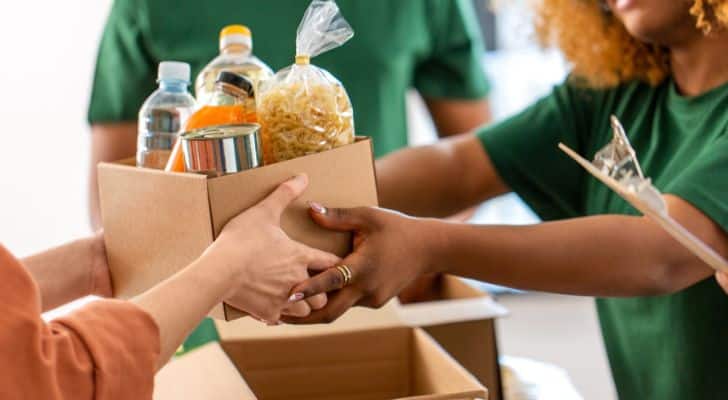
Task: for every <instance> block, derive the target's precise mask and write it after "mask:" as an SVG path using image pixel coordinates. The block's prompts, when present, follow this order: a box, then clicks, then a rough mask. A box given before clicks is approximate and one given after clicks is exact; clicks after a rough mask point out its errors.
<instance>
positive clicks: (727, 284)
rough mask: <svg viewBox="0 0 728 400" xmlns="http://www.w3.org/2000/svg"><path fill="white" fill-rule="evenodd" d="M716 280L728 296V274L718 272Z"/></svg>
mask: <svg viewBox="0 0 728 400" xmlns="http://www.w3.org/2000/svg"><path fill="white" fill-rule="evenodd" d="M715 280H716V281H718V284H719V285H720V287H722V288H723V290H724V291H725V292H726V294H728V273H725V272H716V273H715Z"/></svg>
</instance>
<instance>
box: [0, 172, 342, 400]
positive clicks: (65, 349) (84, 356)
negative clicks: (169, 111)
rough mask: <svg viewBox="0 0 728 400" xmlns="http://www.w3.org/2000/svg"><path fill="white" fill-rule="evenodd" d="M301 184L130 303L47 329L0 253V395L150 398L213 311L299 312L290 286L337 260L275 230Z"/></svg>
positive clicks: (104, 303)
mask: <svg viewBox="0 0 728 400" xmlns="http://www.w3.org/2000/svg"><path fill="white" fill-rule="evenodd" d="M306 185H307V180H306V178H305V177H303V176H299V177H297V178H294V179H292V180H289V181H288V182H286V183H284V184H282V185H281V186H280V187H279V188H278V189H277V190H275V191H274V192H273V193H272V194H270V195H269V196H268V197H267V198H266V199H264V200H263V201H262V202H261V203H259V204H258V205H257V206H255V207H252V208H250V209H248V210H246V211H245V212H243V213H241V214H240V215H238V216H237V217H235V218H233V219H232V220H231V221H230V222H228V224H226V226H225V228H224V229H223V231H222V232H221V234H220V235H219V237H218V238H217V239H216V241H215V242H214V243H213V244H212V245H211V246H210V247H209V248H208V249H207V250H206V251H205V253H204V254H203V255H201V256H200V257H199V258H198V260H197V261H195V262H193V263H192V264H191V265H189V266H188V267H186V268H185V269H183V270H182V271H180V272H179V273H177V274H176V275H174V276H173V277H171V278H169V279H168V280H166V281H164V282H163V283H161V284H159V285H158V286H156V287H154V288H153V289H150V290H149V291H148V292H146V293H144V294H142V295H140V296H138V297H137V298H135V299H134V300H133V301H132V302H126V301H120V300H101V301H96V302H93V303H91V304H89V305H86V306H85V307H83V308H81V309H79V310H77V311H75V312H72V313H70V314H69V315H67V316H64V317H62V318H59V319H57V320H54V321H52V322H50V323H48V324H46V323H44V322H43V320H42V319H41V317H40V302H39V296H38V293H37V292H38V288H37V286H36V285H35V284H34V282H33V280H32V279H31V277H30V276H29V274H28V273H27V272H26V271H25V270H24V269H23V267H22V265H21V264H20V263H18V262H17V261H15V259H14V258H13V257H12V256H11V255H10V254H9V253H7V252H6V251H5V249H4V248H3V247H2V246H0V300H1V302H2V304H3V307H4V308H3V312H2V313H0V328H1V329H0V344H1V345H0V359H2V360H3V362H4V364H3V365H2V367H3V368H2V373H0V397H3V398H6V397H7V398H33V399H36V398H37V399H64V398H74V399H91V398H94V399H99V400H110V399H120V398H140V399H141V398H151V395H152V387H153V382H154V372H155V371H156V369H158V368H159V367H161V366H162V365H164V363H165V362H166V360H167V359H168V358H169V357H170V356H171V355H172V354H173V353H174V351H175V350H176V349H177V347H178V346H179V344H180V343H181V342H182V340H183V339H184V338H185V336H186V334H187V333H188V332H189V331H191V330H192V329H193V328H194V327H195V326H196V325H197V323H199V321H200V320H201V319H202V318H203V317H204V316H205V315H206V314H207V313H208V312H209V310H210V309H211V308H212V307H213V306H214V305H215V304H217V303H219V302H220V301H225V302H227V303H229V304H231V305H233V306H235V307H238V308H240V309H241V310H245V311H247V312H249V313H251V314H253V315H256V316H259V317H261V318H265V319H267V320H269V321H276V320H277V318H278V317H279V315H280V313H281V312H282V310H283V309H284V308H287V307H290V306H291V305H292V304H304V305H305V302H300V301H298V300H300V299H298V298H295V297H294V298H291V296H290V294H291V288H292V287H293V286H294V285H295V284H296V283H298V282H300V281H302V280H303V279H305V278H307V277H308V276H309V275H308V271H309V269H312V270H321V269H325V268H328V267H330V266H331V265H333V264H334V263H336V262H338V261H339V259H338V257H336V256H334V255H331V254H328V253H325V252H322V251H319V250H315V249H311V248H308V247H306V246H304V245H302V244H299V243H297V242H294V241H292V240H291V239H289V238H288V237H287V236H286V234H285V233H284V232H283V230H282V229H281V228H280V215H281V213H282V212H283V211H284V210H285V208H286V207H287V206H288V204H290V202H291V201H293V200H294V199H295V198H296V197H298V196H299V195H300V193H301V192H303V190H304V189H305V188H306ZM250 226H255V227H256V229H255V230H251V229H250ZM69 249H70V247H69ZM69 251H70V250H69ZM58 254H61V253H58ZM305 307H308V306H307V305H305ZM28 377H32V378H33V379H28Z"/></svg>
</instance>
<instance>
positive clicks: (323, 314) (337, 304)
mask: <svg viewBox="0 0 728 400" xmlns="http://www.w3.org/2000/svg"><path fill="white" fill-rule="evenodd" d="M361 297H362V295H361V293H359V291H358V290H357V289H356V288H354V287H347V288H345V289H342V290H341V291H340V292H339V293H337V294H335V295H334V296H332V297H331V299H330V300H329V304H328V305H327V306H326V308H324V309H322V310H318V311H314V312H312V313H311V315H309V316H307V317H304V318H293V317H283V318H281V320H282V321H283V322H285V323H287V324H329V323H331V322H334V321H336V320H337V319H338V318H339V317H340V316H342V315H343V314H344V313H345V312H346V311H347V310H349V309H350V308H351V307H352V306H354V305H355V304H356V303H357V302H358V301H359V299H361Z"/></svg>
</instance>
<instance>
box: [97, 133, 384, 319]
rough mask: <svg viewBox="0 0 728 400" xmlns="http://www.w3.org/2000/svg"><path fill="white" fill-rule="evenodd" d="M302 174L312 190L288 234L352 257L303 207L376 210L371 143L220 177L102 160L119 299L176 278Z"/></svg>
mask: <svg viewBox="0 0 728 400" xmlns="http://www.w3.org/2000/svg"><path fill="white" fill-rule="evenodd" d="M299 173H306V174H307V175H308V177H309V186H308V188H307V190H306V192H305V193H304V194H303V195H302V196H301V197H299V198H298V199H296V201H294V203H293V204H292V205H291V206H290V207H288V209H286V211H285V212H284V214H283V216H282V217H281V226H282V227H283V230H285V231H286V233H287V234H288V235H289V236H290V237H291V238H293V239H294V240H297V241H299V242H302V243H304V244H307V245H309V246H312V247H316V248H319V249H322V250H326V251H329V252H332V253H335V254H338V255H339V256H345V255H347V254H348V252H349V251H350V248H351V238H350V236H349V235H348V234H346V233H341V232H333V231H327V230H324V229H323V228H320V227H319V226H317V225H316V224H315V223H314V222H313V221H312V220H311V218H310V217H309V216H308V212H307V208H308V206H307V204H306V203H307V201H309V200H312V201H317V202H320V203H322V204H326V205H328V206H331V207H358V206H376V205H377V185H376V176H375V174H374V158H373V155H372V144H371V140H370V139H368V138H365V137H358V138H357V140H356V142H355V143H353V144H349V145H346V146H341V147H338V148H336V149H333V150H328V151H325V152H322V153H317V154H311V155H308V156H305V157H299V158H296V159H293V160H288V161H283V162H279V163H276V164H272V165H266V166H264V167H260V168H255V169H251V170H247V171H243V172H240V173H236V174H231V175H225V176H220V177H216V178H209V177H207V176H205V175H200V174H192V173H175V172H164V171H159V170H155V169H149V168H138V167H136V166H134V160H121V161H118V162H113V163H100V164H99V165H98V181H99V202H100V206H101V217H102V222H103V227H104V240H105V242H106V253H107V258H108V262H109V270H110V273H111V280H112V284H113V291H114V296H115V297H119V298H131V297H134V296H136V295H138V294H140V293H142V292H144V291H146V290H148V289H150V288H151V287H153V286H154V285H156V284H158V283H159V282H161V281H163V280H164V279H166V278H168V277H170V276H172V275H174V273H176V272H177V271H179V270H180V269H182V268H184V267H185V266H186V265H188V264H189V263H191V262H192V261H194V260H195V259H196V258H197V257H199V256H200V254H202V252H203V251H204V250H205V249H206V248H207V247H208V246H209V245H210V244H211V243H212V241H213V240H214V239H215V238H216V237H217V235H218V234H219V233H220V231H221V230H222V229H223V227H224V226H225V224H226V223H227V222H228V221H229V220H230V219H231V218H233V217H234V216H236V215H238V214H239V213H240V212H242V211H244V210H246V209H247V208H249V207H251V206H253V205H255V204H256V203H258V202H259V201H260V200H262V199H263V198H265V196H266V195H268V194H269V193H270V192H271V191H272V190H273V189H275V188H276V186H277V185H278V184H280V183H281V182H283V181H285V180H286V179H289V178H291V177H292V176H294V175H296V174H299ZM250 229H251V230H255V227H254V226H251V227H250ZM211 315H212V316H213V317H215V318H219V319H225V320H231V319H236V318H240V317H242V316H243V315H244V314H243V313H241V312H239V311H238V310H235V309H234V308H233V307H229V306H227V305H223V304H221V305H219V306H218V307H216V308H215V309H214V310H213V312H212V314H211Z"/></svg>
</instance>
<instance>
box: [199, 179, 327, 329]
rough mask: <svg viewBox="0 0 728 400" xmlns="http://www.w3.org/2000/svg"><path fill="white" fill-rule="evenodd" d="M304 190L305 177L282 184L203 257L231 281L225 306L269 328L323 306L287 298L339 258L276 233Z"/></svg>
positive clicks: (319, 301)
mask: <svg viewBox="0 0 728 400" xmlns="http://www.w3.org/2000/svg"><path fill="white" fill-rule="evenodd" d="M307 185H308V179H307V178H306V176H305V175H299V176H297V177H295V178H293V179H290V180H288V181H286V182H284V183H283V184H281V185H280V186H279V187H278V188H277V189H276V190H275V191H273V193H271V194H270V195H269V196H268V197H267V198H265V199H264V200H263V201H261V202H260V203H258V204H257V205H256V206H254V207H251V208H249V209H247V210H245V211H244V212H242V213H241V214H239V215H238V216H237V217H235V218H233V219H232V220H230V222H228V223H227V225H225V228H224V229H223V230H222V232H221V233H220V235H219V236H218V238H217V240H215V242H214V243H213V244H212V245H211V246H210V248H209V249H208V250H207V251H206V253H207V254H206V255H205V256H207V257H214V259H215V262H216V263H219V264H222V266H223V267H225V268H228V269H229V270H231V271H232V273H231V276H234V277H236V278H235V282H233V285H231V288H232V289H231V290H230V292H229V293H228V294H227V295H226V296H225V298H224V300H225V302H226V303H228V304H230V305H231V306H233V307H236V308H238V309H240V310H242V311H245V312H247V313H249V314H250V315H251V316H253V317H255V318H258V319H260V320H263V321H265V322H268V323H271V324H273V323H276V322H278V321H279V319H280V316H281V315H282V314H283V315H292V316H299V317H302V316H307V315H309V313H310V312H311V310H312V309H319V308H321V307H323V306H324V305H325V304H326V295H325V294H323V293H322V294H321V295H318V296H310V298H309V299H307V301H301V300H303V298H302V297H300V296H299V297H296V296H292V291H291V289H292V288H293V287H294V285H296V284H298V283H300V282H302V281H304V280H306V279H308V278H309V270H311V271H319V270H324V269H326V268H330V267H331V266H333V265H335V264H336V263H338V262H339V257H337V256H335V255H333V254H330V253H327V252H324V251H321V250H317V249H313V248H310V247H308V246H305V245H303V244H301V243H298V242H296V241H293V240H291V239H290V238H289V237H288V235H286V233H285V232H284V231H283V229H281V226H280V220H281V215H282V214H283V212H284V211H285V209H286V208H287V207H288V206H289V205H290V204H291V203H292V202H293V200H295V199H296V198H297V197H298V196H300V195H301V193H303V191H304V190H305V189H306V187H307Z"/></svg>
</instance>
